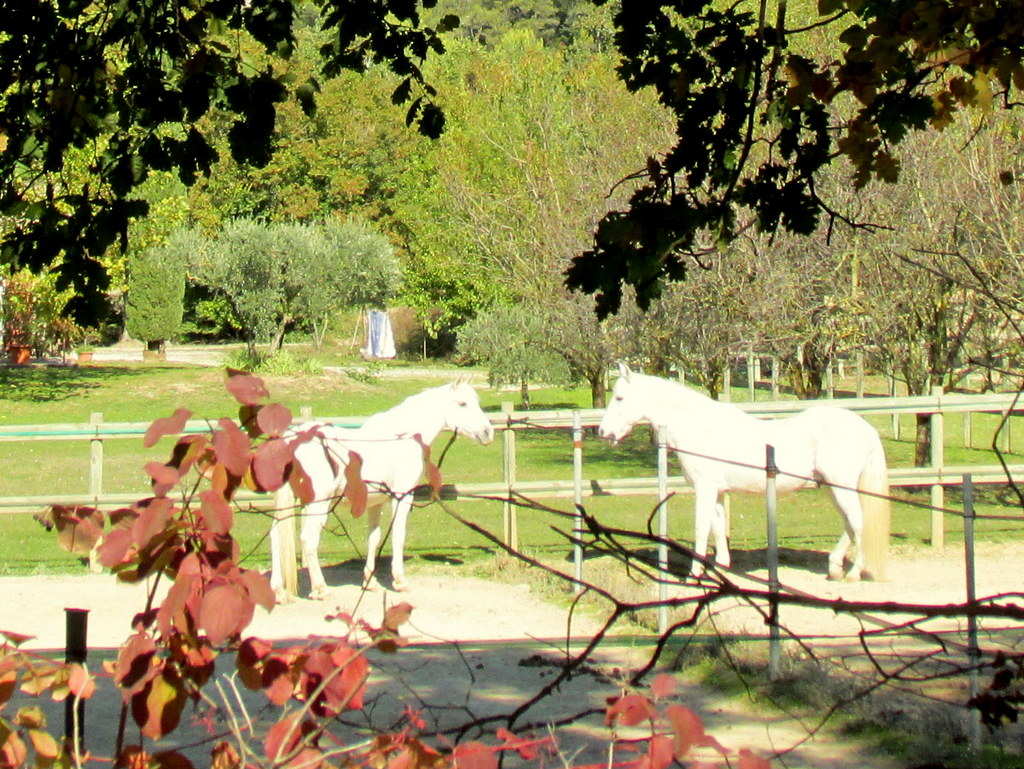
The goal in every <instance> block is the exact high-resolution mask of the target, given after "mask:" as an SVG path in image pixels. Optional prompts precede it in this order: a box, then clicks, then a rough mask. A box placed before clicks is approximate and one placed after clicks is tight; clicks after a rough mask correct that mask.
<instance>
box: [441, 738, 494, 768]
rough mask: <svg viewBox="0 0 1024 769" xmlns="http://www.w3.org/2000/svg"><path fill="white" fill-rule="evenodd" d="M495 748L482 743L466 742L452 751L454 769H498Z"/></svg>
mask: <svg viewBox="0 0 1024 769" xmlns="http://www.w3.org/2000/svg"><path fill="white" fill-rule="evenodd" d="M495 752H496V748H493V747H490V746H488V745H484V744H483V743H482V742H467V743H465V744H463V745H458V746H456V748H455V750H453V751H452V765H453V767H454V769H498V757H497V756H496V755H495Z"/></svg>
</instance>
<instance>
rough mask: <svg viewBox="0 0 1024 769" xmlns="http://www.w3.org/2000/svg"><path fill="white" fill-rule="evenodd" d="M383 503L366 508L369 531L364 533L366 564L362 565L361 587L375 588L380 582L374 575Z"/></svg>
mask: <svg viewBox="0 0 1024 769" xmlns="http://www.w3.org/2000/svg"><path fill="white" fill-rule="evenodd" d="M382 507H383V505H372V506H370V507H368V508H367V509H366V523H367V525H368V526H369V527H370V533H369V534H367V535H366V565H365V566H364V567H363V588H364V589H366V590H377V589H379V588H380V583H379V582H377V578H376V577H375V576H374V572H375V571H377V548H378V547H380V540H381V530H380V512H381V508H382Z"/></svg>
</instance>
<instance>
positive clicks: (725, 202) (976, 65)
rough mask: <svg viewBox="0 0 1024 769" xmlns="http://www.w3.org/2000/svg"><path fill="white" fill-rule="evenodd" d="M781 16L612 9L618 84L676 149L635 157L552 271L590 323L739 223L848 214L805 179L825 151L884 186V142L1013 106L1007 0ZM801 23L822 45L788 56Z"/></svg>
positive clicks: (894, 167)
mask: <svg viewBox="0 0 1024 769" xmlns="http://www.w3.org/2000/svg"><path fill="white" fill-rule="evenodd" d="M745 8H748V9H753V10H757V11H758V13H760V14H762V15H761V16H760V17H757V16H755V15H754V14H753V13H748V12H746V11H745V10H744V9H745ZM787 13H789V16H790V17H789V18H787ZM795 14H796V11H793V10H791V9H788V7H787V5H786V4H785V3H780V4H779V5H778V7H777V16H775V17H774V18H772V17H771V16H769V15H768V14H767V13H766V6H765V5H764V4H761V7H760V9H759V10H758V8H757V4H756V3H736V4H731V5H726V4H722V3H711V2H704V1H701V0H674V1H672V2H658V3H622V7H621V9H620V10H619V11H618V13H617V14H616V16H615V25H616V30H617V31H616V37H615V44H616V46H617V48H618V50H619V52H620V54H621V55H622V63H621V65H620V68H619V72H620V74H621V77H622V79H623V81H624V82H625V83H626V85H627V86H628V87H629V88H630V89H633V90H637V89H641V88H652V89H654V90H655V91H656V92H657V94H658V97H659V99H660V101H661V102H662V104H664V105H665V107H666V108H667V109H669V110H671V112H672V113H673V115H674V116H675V118H676V121H677V122H676V136H677V142H676V144H675V146H673V147H671V148H670V149H668V150H667V152H666V153H665V154H664V156H663V157H660V158H657V159H656V158H650V159H649V160H648V164H647V169H646V173H645V174H644V175H643V179H644V183H643V186H642V187H641V188H640V189H639V190H638V191H637V192H636V194H635V195H634V196H633V198H632V200H631V201H630V205H629V207H628V209H627V210H625V211H613V212H611V213H609V214H608V215H607V216H606V218H605V219H604V220H603V221H602V222H601V224H600V226H599V227H598V228H597V231H596V235H595V238H594V245H593V248H591V249H590V250H587V251H586V252H584V253H582V254H580V255H579V256H577V257H576V258H575V259H574V260H573V263H572V264H571V265H570V267H569V269H568V270H567V283H568V285H569V286H570V287H571V288H576V289H580V290H583V291H585V292H588V293H593V294H596V295H597V301H598V312H599V314H601V315H602V316H604V315H607V314H609V313H612V312H615V311H616V310H617V309H618V308H619V305H620V302H621V300H622V295H623V294H622V289H623V286H626V285H628V286H632V287H633V288H634V289H635V290H636V298H637V302H638V303H639V304H640V306H641V307H644V308H646V307H648V306H649V305H650V303H651V302H652V301H653V300H654V299H656V298H657V297H658V296H659V293H660V285H661V283H662V281H664V280H666V279H667V280H677V279H680V278H682V277H684V276H685V274H686V267H687V264H688V263H689V262H690V261H698V262H699V261H701V260H702V257H703V256H704V255H706V254H708V253H709V252H711V251H713V250H715V249H718V248H720V247H721V246H722V245H724V244H727V243H729V242H731V241H732V240H733V239H734V238H736V237H737V236H738V235H739V233H741V232H743V231H744V230H745V229H747V228H748V227H749V226H750V225H751V224H753V225H754V226H755V227H756V228H757V229H759V230H761V231H762V232H765V233H775V232H776V231H777V230H778V228H779V227H782V228H783V229H785V230H787V231H789V232H793V233H796V234H800V235H806V234H808V233H811V232H813V231H814V230H815V229H816V228H817V227H818V225H819V223H820V222H821V221H822V220H827V221H830V222H831V221H834V220H836V219H848V220H849V217H847V216H845V215H844V214H843V212H841V211H837V210H836V208H835V206H834V204H833V203H832V202H830V201H827V200H823V199H822V198H821V197H819V193H818V187H817V185H816V181H817V180H818V178H819V176H821V175H822V174H823V173H824V172H825V170H826V169H827V168H829V167H830V166H832V165H833V163H834V161H835V159H836V158H837V157H839V156H845V159H846V160H848V161H849V162H850V164H851V166H852V174H851V177H852V181H853V186H854V187H855V188H857V189H859V188H862V187H864V186H865V185H866V184H868V183H869V182H870V181H872V180H882V181H886V182H894V181H896V180H897V179H898V178H899V173H900V163H899V161H898V159H897V158H896V156H895V154H894V152H895V146H896V145H897V144H899V143H900V142H902V141H904V140H905V139H906V138H907V137H908V136H909V135H910V134H911V133H913V132H915V131H921V130H923V129H926V128H929V127H936V128H943V127H945V126H946V125H948V124H949V123H950V122H951V121H952V119H953V117H954V115H955V113H957V112H958V111H960V110H962V109H964V108H978V109H980V110H981V111H987V110H989V109H991V108H992V106H993V103H994V102H995V99H996V97H1000V98H1002V99H1004V100H1005V101H1004V103H1005V104H1006V105H1012V104H1014V103H1017V102H1019V96H1017V95H1016V93H1015V92H1016V91H1017V90H1019V87H1020V84H1021V82H1024V81H1022V80H1021V78H1020V72H1021V66H1022V47H1021V40H1022V38H1024V13H1022V12H1021V8H1020V4H1019V3H1013V2H1002V1H1001V0H990V1H989V2H983V3H966V2H964V3H939V2H880V3H873V2H868V3H865V2H863V1H862V0H819V2H818V3H817V14H818V16H815V15H814V13H813V12H811V13H809V17H810V18H807V19H804V18H801V19H799V20H796V19H794V18H792V17H793V16H794V15H795ZM997 18H998V19H1000V22H995V21H994V20H995V19H997ZM811 30H813V31H814V34H816V35H820V36H822V37H827V42H826V43H825V44H824V46H823V48H824V50H823V51H817V52H814V55H813V56H811V55H804V52H803V51H798V50H795V49H796V48H797V47H798V46H799V45H800V44H801V43H802V36H807V34H808V33H809V32H810V31H811ZM808 50H809V51H812V52H813V46H809V48H808Z"/></svg>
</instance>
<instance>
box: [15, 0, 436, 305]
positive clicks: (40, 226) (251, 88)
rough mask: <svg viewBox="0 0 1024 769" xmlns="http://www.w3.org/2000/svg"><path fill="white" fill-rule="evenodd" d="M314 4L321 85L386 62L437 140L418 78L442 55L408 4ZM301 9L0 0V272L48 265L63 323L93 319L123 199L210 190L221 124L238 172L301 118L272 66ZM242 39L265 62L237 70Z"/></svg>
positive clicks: (155, 1) (137, 206) (305, 87)
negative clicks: (65, 290)
mask: <svg viewBox="0 0 1024 769" xmlns="http://www.w3.org/2000/svg"><path fill="white" fill-rule="evenodd" d="M318 4H319V6H320V8H321V10H322V13H323V17H322V25H323V29H324V31H325V33H326V34H327V35H328V36H329V42H327V43H326V44H325V45H324V46H323V48H322V51H321V52H322V54H323V71H324V74H326V75H327V76H328V77H330V76H333V75H336V74H338V73H340V72H341V71H342V70H345V69H354V70H358V71H361V70H363V69H365V67H366V63H367V62H368V61H371V60H372V61H376V62H383V63H386V64H387V65H388V66H389V67H390V68H391V69H392V70H393V71H394V72H396V73H397V74H399V75H400V76H401V77H403V78H404V82H403V83H402V85H401V86H400V87H399V89H400V90H399V91H398V92H396V98H397V100H398V101H401V102H410V103H411V104H412V107H411V108H410V110H409V122H410V123H414V124H415V125H416V126H417V128H418V129H419V130H420V132H422V133H424V134H426V135H428V136H437V135H438V134H439V133H440V132H441V130H442V129H443V126H444V115H443V113H442V112H441V110H440V109H439V108H438V107H437V106H436V105H435V104H434V103H433V101H432V97H433V89H432V88H431V87H430V86H429V84H428V83H426V81H425V80H424V78H423V75H422V72H421V70H420V65H421V63H422V61H423V59H424V57H426V56H427V55H428V54H431V53H440V52H441V51H443V45H442V44H441V42H440V38H439V37H438V35H437V33H436V32H434V30H432V29H429V28H424V27H423V26H422V25H421V24H420V18H419V11H418V8H419V5H418V4H417V3H415V2H411V1H410V0H381V1H380V2H377V1H376V0H374V2H369V1H368V0H321V1H320V2H319V3H318ZM431 4H432V3H427V5H431ZM300 5H302V3H299V2H297V0H261V1H260V2H253V3H239V2H223V0H199V2H193V3H188V4H186V5H184V6H183V5H180V4H177V3H167V2H166V0H133V2H130V3H128V2H110V1H106V0H101V2H96V3H82V2H77V0H67V1H66V2H60V3H53V2H50V0H0V18H2V19H3V22H2V23H0V24H2V28H0V33H2V34H0V91H2V92H3V93H4V98H3V100H2V102H0V149H2V152H0V213H2V214H4V215H5V217H9V222H10V224H9V225H7V226H6V227H5V228H4V231H3V232H2V240H0V261H2V262H5V263H8V264H16V265H21V266H27V267H30V268H31V269H33V270H34V271H41V270H43V269H44V268H46V267H47V266H49V265H51V264H54V263H55V262H58V260H60V266H59V267H58V275H59V280H60V284H61V287H64V286H68V285H70V286H73V287H74V290H75V298H74V299H73V300H72V302H71V303H70V304H69V307H68V309H69V311H70V312H71V313H73V314H74V315H75V316H76V318H77V319H78V320H80V321H83V322H85V321H88V322H91V321H93V320H94V319H95V318H96V317H97V315H98V314H99V308H100V307H101V306H102V305H103V303H104V301H105V296H104V291H105V289H106V288H107V287H108V284H109V279H108V277H107V274H106V271H105V270H104V268H103V266H102V265H101V263H100V261H99V259H100V257H102V256H103V255H104V253H105V252H106V251H107V250H108V249H110V248H113V247H115V246H116V247H118V248H120V249H121V250H122V251H123V250H125V249H126V248H127V230H128V225H129V222H130V221H131V220H132V219H135V218H138V217H141V216H144V215H145V214H146V213H147V205H146V204H145V203H144V202H143V201H141V200H137V199H133V197H132V196H133V195H134V194H136V190H137V188H138V187H139V185H141V184H142V183H143V182H144V181H145V180H146V178H147V177H148V175H149V173H150V171H151V170H154V169H158V170H165V171H174V172H176V173H177V174H178V176H179V177H180V179H181V181H182V182H184V183H185V184H187V185H191V184H193V183H194V182H195V181H196V180H197V179H198V178H199V177H201V176H208V175H209V174H210V172H211V168H212V165H213V163H214V162H216V160H217V158H218V154H217V151H216V150H215V148H214V138H215V132H217V131H219V130H221V126H224V130H226V132H227V135H228V138H229V147H230V151H231V154H232V156H233V157H234V159H235V160H236V161H238V162H239V163H243V164H251V165H255V166H262V165H265V164H266V163H267V162H268V161H269V160H270V157H271V155H272V153H273V151H274V128H275V116H276V114H277V108H278V105H280V104H281V103H282V102H284V101H285V100H287V99H290V98H292V97H295V98H297V99H298V100H299V102H300V104H301V106H302V108H303V109H304V110H305V111H306V112H307V114H309V113H312V112H313V110H314V106H315V95H316V87H315V81H309V80H306V81H303V82H298V83H295V82H291V81H290V79H289V78H288V76H287V74H286V73H285V72H284V71H283V69H282V68H281V67H280V66H276V64H277V61H278V60H279V59H280V58H287V57H288V56H290V55H291V53H292V50H293V48H294V45H295V29H296V28H297V26H298V25H299V24H301V23H303V21H302V19H301V18H299V16H300V15H299V14H298V13H297V11H298V7H299V6H300ZM454 23H455V22H454V21H453V20H452V19H447V20H445V26H446V27H449V28H450V27H451V26H453V24H454ZM240 36H242V37H247V38H249V39H252V40H254V41H256V42H257V43H258V44H259V45H261V46H262V48H263V49H264V50H265V52H266V53H267V54H268V57H267V58H264V59H259V58H256V57H252V56H249V55H248V53H247V51H246V50H245V48H244V47H243V46H240V45H239V39H240ZM275 57H278V59H275ZM214 113H216V114H217V116H218V120H217V121H210V120H209V117H210V116H211V115H212V114H214Z"/></svg>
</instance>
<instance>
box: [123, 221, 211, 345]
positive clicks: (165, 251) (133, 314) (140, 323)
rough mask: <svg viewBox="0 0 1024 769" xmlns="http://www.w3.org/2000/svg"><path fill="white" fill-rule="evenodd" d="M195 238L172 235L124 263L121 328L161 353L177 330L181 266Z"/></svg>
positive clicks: (182, 293)
mask: <svg viewBox="0 0 1024 769" xmlns="http://www.w3.org/2000/svg"><path fill="white" fill-rule="evenodd" d="M198 240H199V238H198V237H197V236H196V234H195V233H194V232H192V231H190V230H178V231H176V232H174V233H172V235H171V237H170V238H169V239H168V241H167V243H165V244H164V245H160V246H152V247H150V248H147V249H145V250H143V251H139V252H136V253H134V254H132V255H131V256H130V258H129V260H128V296H127V300H126V302H125V329H126V330H127V331H128V333H129V334H131V335H132V336H133V337H135V338H136V339H141V340H142V341H143V342H145V343H146V349H148V350H152V351H154V352H163V350H164V345H165V343H166V341H167V340H168V339H173V338H174V337H175V336H177V335H178V333H179V332H180V331H181V319H182V314H183V312H184V300H185V266H186V264H187V262H188V256H189V254H190V253H191V252H192V250H193V249H194V248H195V246H196V244H197V242H198Z"/></svg>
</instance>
